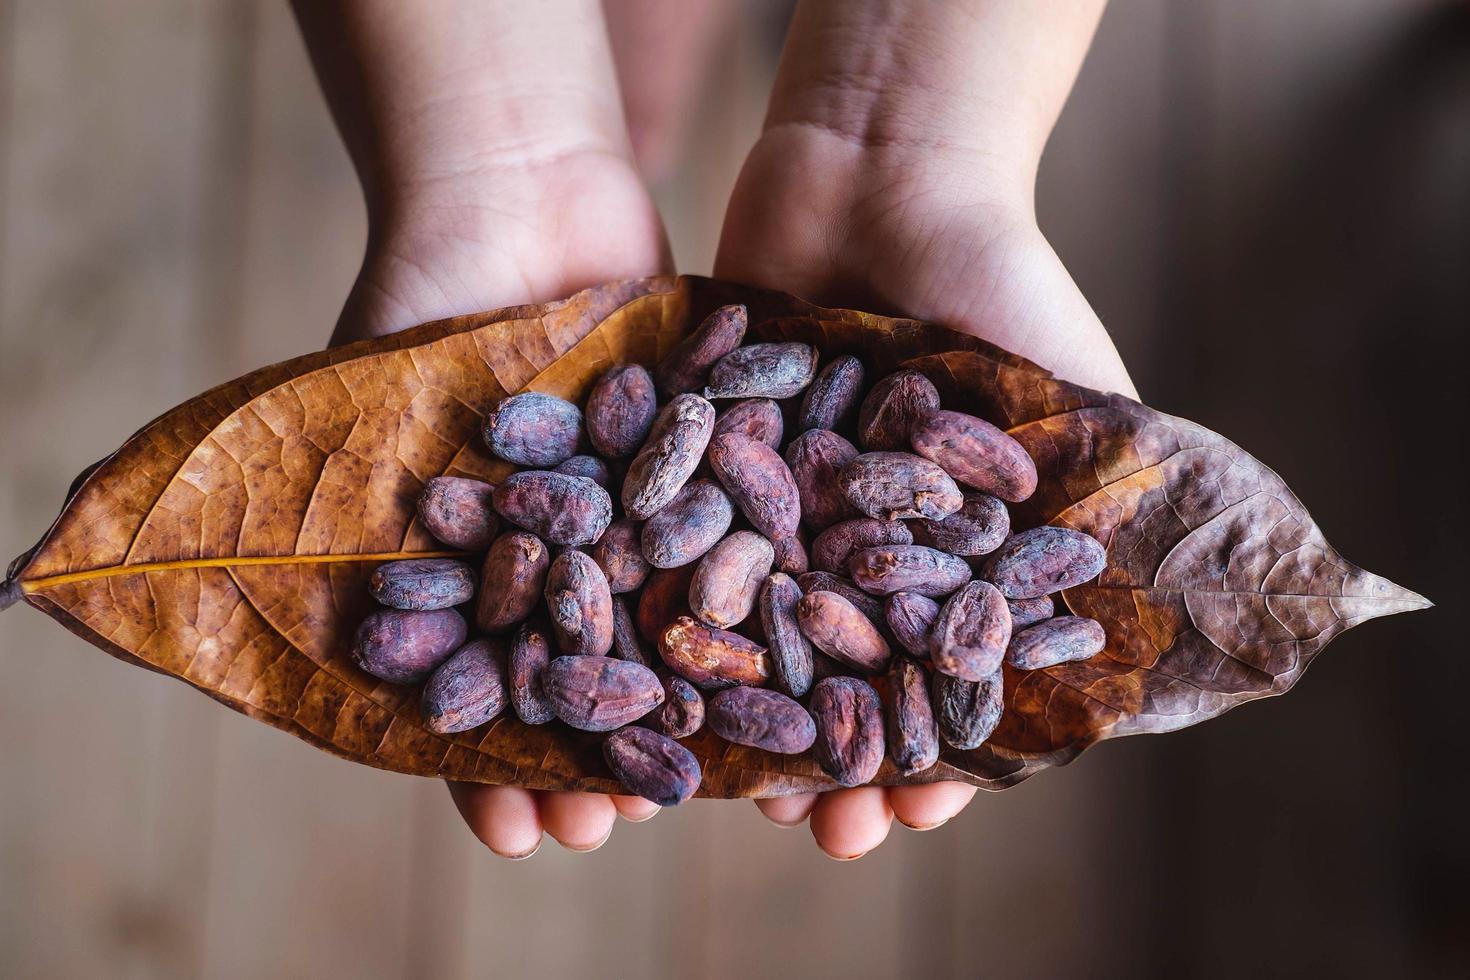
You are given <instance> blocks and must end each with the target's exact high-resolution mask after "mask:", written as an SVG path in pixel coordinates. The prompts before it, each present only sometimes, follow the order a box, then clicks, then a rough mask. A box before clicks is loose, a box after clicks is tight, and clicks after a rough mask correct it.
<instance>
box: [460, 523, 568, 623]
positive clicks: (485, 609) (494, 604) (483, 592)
mask: <svg viewBox="0 0 1470 980" xmlns="http://www.w3.org/2000/svg"><path fill="white" fill-rule="evenodd" d="M550 567H551V555H550V553H548V552H547V550H546V545H544V544H542V543H541V539H540V538H538V537H536V536H535V535H534V534H527V533H526V532H525V531H510V532H508V533H506V534H502V535H501V536H500V537H498V538H496V539H495V541H494V542H493V543H492V544H491V545H490V550H489V551H488V552H486V553H485V564H484V567H483V568H481V570H480V582H481V583H482V584H483V588H481V589H480V595H479V600H478V602H477V604H476V606H475V626H476V627H477V628H478V629H479V630H480V632H482V633H503V632H505V631H507V630H509V629H510V628H511V627H513V626H515V625H516V624H517V623H519V622H521V620H523V619H525V618H526V617H527V616H529V615H531V610H532V609H534V608H536V603H538V602H540V601H541V593H542V591H544V590H545V588H546V572H547V569H549V568H550Z"/></svg>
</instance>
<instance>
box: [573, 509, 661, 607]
mask: <svg viewBox="0 0 1470 980" xmlns="http://www.w3.org/2000/svg"><path fill="white" fill-rule="evenodd" d="M642 536H643V525H642V524H640V523H639V522H637V521H630V520H627V519H624V520H620V521H613V522H612V523H611V524H609V525H608V527H607V530H606V531H603V532H602V537H600V538H598V539H597V543H596V544H594V545H593V546H592V550H591V551H589V552H588V554H590V555H591V556H592V560H593V561H595V562H597V564H598V566H599V567H601V569H602V574H604V575H606V576H607V587H608V588H609V589H611V590H612V593H613V595H621V594H623V593H624V592H635V591H637V590H638V589H639V588H640V587H641V586H642V585H643V583H644V582H646V581H648V575H649V573H650V572H652V571H653V567H652V566H651V565H649V564H648V561H647V560H646V559H645V558H644V557H643V546H642V544H641V543H640V539H641V538H642Z"/></svg>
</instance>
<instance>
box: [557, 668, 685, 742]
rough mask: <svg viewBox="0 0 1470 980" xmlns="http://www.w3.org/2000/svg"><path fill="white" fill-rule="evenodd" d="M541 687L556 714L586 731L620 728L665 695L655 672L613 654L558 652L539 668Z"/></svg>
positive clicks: (653, 706) (641, 715) (651, 707)
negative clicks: (552, 658) (563, 654)
mask: <svg viewBox="0 0 1470 980" xmlns="http://www.w3.org/2000/svg"><path fill="white" fill-rule="evenodd" d="M541 688H542V690H544V691H545V692H546V697H547V698H548V699H549V700H550V701H551V708H552V710H553V711H555V712H556V716H557V717H558V718H560V719H561V720H562V721H564V722H566V723H567V724H568V725H571V726H572V727H573V728H577V729H580V730H582V731H584V732H610V731H612V730H613V729H615V728H622V727H623V726H624V725H627V724H631V723H632V722H635V721H637V720H638V719H639V718H642V717H643V716H644V715H646V714H648V713H649V712H650V711H652V710H653V709H654V708H657V707H658V706H659V705H660V704H662V703H663V700H664V687H663V684H662V683H660V682H659V679H658V675H657V674H655V673H654V672H653V671H651V670H649V669H648V668H647V667H645V666H643V665H642V664H635V663H633V662H632V661H629V660H614V659H613V658H612V657H584V656H576V655H573V656H567V657H557V658H556V659H555V660H553V661H552V662H551V663H550V664H548V665H547V667H546V670H545V671H543V672H542V674H541Z"/></svg>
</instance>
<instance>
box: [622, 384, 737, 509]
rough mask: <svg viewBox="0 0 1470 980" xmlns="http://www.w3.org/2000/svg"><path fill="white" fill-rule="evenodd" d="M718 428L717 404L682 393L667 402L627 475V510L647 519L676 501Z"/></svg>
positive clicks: (625, 487) (624, 500)
mask: <svg viewBox="0 0 1470 980" xmlns="http://www.w3.org/2000/svg"><path fill="white" fill-rule="evenodd" d="M714 429H715V407H714V406H713V405H711V404H710V403H709V402H707V401H705V400H704V399H703V398H700V397H699V396H698V395H679V396H678V397H677V398H675V399H674V400H673V401H671V402H669V403H668V404H667V405H665V406H664V407H663V410H662V411H661V412H659V414H658V417H657V418H656V419H654V422H653V431H652V432H651V433H650V434H649V436H648V442H647V444H645V445H644V447H643V448H642V449H641V450H639V452H638V455H637V456H635V457H634V458H633V464H632V465H631V466H629V467H628V473H627V475H626V476H625V477H623V496H622V499H623V511H624V512H625V513H626V514H627V515H628V516H629V517H631V518H632V519H633V520H635V521H641V520H646V519H647V518H649V517H650V516H652V515H653V514H654V513H655V512H657V511H658V510H659V509H660V508H661V507H663V506H664V505H665V504H667V503H668V502H669V501H671V500H673V499H674V495H675V494H677V493H678V492H679V490H680V489H681V488H683V486H684V484H685V483H686V482H688V480H689V477H691V476H693V475H694V471H695V470H696V469H698V467H699V462H700V460H701V459H702V458H703V457H704V450H705V447H707V446H708V445H709V441H710V436H711V435H713V434H714Z"/></svg>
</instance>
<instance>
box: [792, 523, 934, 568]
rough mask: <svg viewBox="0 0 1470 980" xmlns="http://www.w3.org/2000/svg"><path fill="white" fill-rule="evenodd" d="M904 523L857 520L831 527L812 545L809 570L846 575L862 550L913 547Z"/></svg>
mask: <svg viewBox="0 0 1470 980" xmlns="http://www.w3.org/2000/svg"><path fill="white" fill-rule="evenodd" d="M913 543H914V539H913V536H912V535H911V534H910V533H909V526H908V522H906V521H875V520H873V518H871V517H859V518H857V519H855V520H851V521H843V522H842V523H840V524H833V525H832V526H831V527H829V528H827V530H825V531H823V532H822V533H821V534H819V535H817V539H816V540H815V541H813V542H812V567H813V568H816V569H819V570H821V571H824V572H831V573H832V574H834V575H846V574H847V573H848V562H849V561H851V560H852V556H853V555H855V554H857V553H858V552H859V551H862V550H864V549H865V548H879V547H882V546H884V545H902V544H913Z"/></svg>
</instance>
